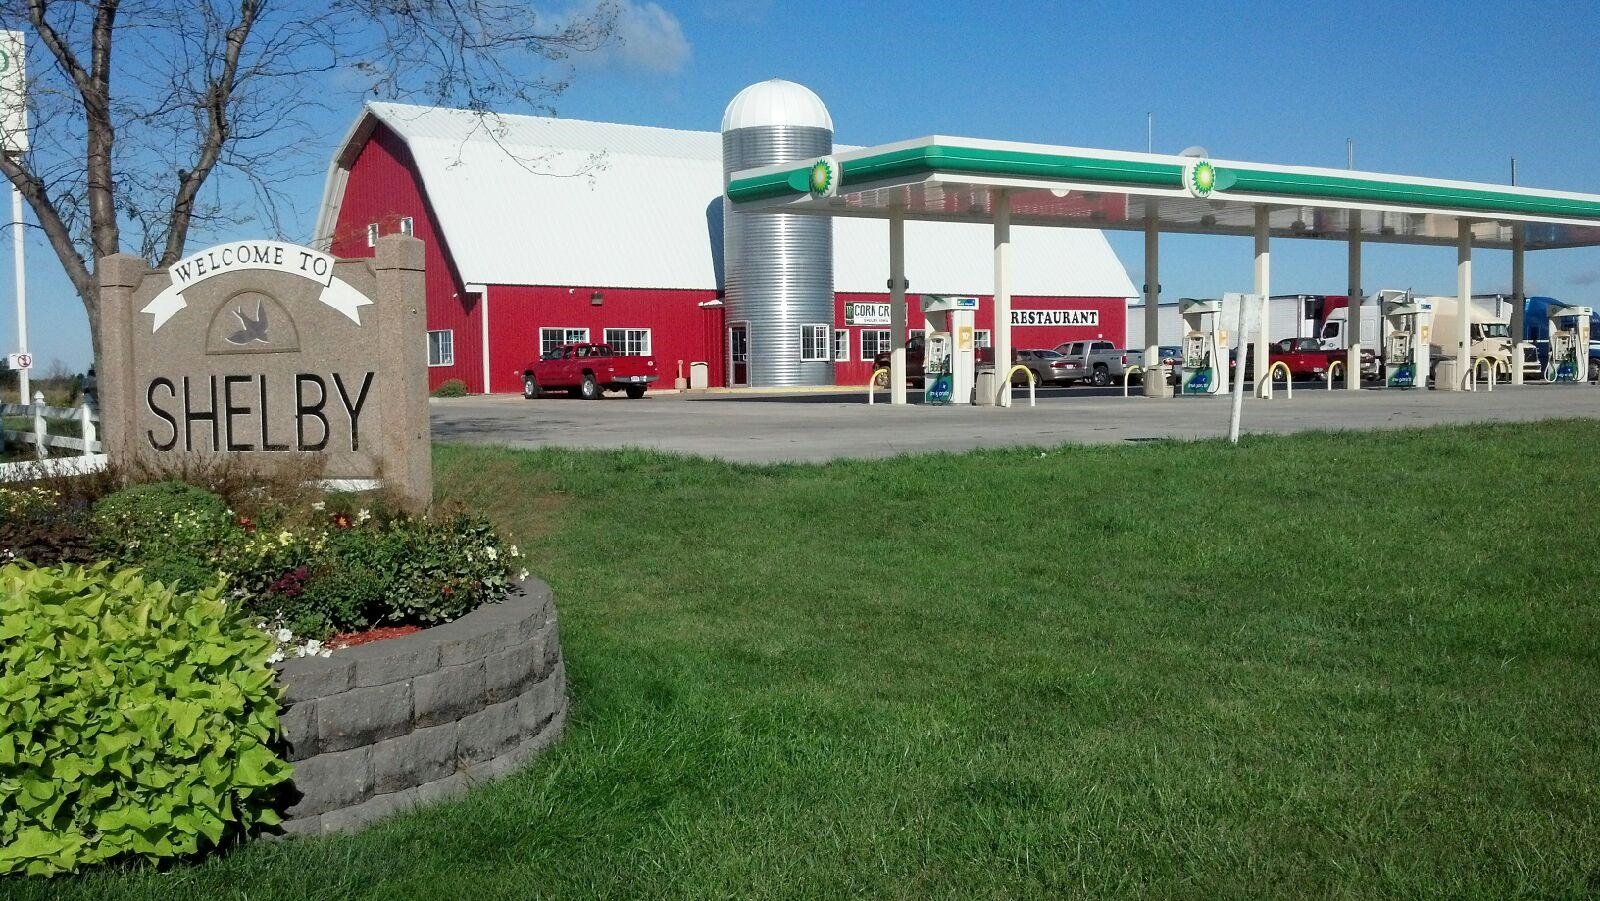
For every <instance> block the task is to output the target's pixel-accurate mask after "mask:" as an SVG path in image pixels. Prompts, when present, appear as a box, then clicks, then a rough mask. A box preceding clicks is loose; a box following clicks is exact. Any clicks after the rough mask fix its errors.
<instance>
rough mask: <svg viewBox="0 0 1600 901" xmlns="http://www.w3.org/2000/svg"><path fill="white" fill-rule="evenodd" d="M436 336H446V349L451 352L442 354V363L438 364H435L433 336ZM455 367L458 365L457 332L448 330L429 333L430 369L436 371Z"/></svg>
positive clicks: (432, 330) (435, 330) (436, 330)
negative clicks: (441, 368)
mask: <svg viewBox="0 0 1600 901" xmlns="http://www.w3.org/2000/svg"><path fill="white" fill-rule="evenodd" d="M434 335H444V336H446V337H445V340H444V343H445V345H446V347H445V349H446V350H448V351H449V352H450V353H449V354H440V357H441V359H440V361H439V362H438V363H435V362H433V336H434ZM454 365H456V332H455V329H448V328H441V329H430V330H429V331H428V367H429V368H430V369H436V368H438V367H441V366H454Z"/></svg>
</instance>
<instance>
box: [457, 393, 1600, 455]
mask: <svg viewBox="0 0 1600 901" xmlns="http://www.w3.org/2000/svg"><path fill="white" fill-rule="evenodd" d="M878 400H879V403H878V404H877V405H875V406H868V405H867V404H866V402H865V401H866V396H865V395H864V394H861V393H853V394H852V393H839V392H831V393H815V394H799V393H757V392H750V393H713V394H695V395H688V394H685V395H671V394H660V395H658V394H651V395H648V396H646V397H644V398H642V399H640V400H627V399H625V398H621V397H615V396H613V397H608V398H607V399H605V400H603V401H584V400H578V399H576V398H567V397H559V398H541V399H539V400H523V399H522V398H520V397H514V396H496V397H467V398H453V399H448V400H436V401H434V403H433V404H432V413H433V435H434V438H435V440H438V441H465V442H473V443H479V444H495V445H503V446H507V447H547V446H548V447H571V448H622V447H645V448H653V449H656V450H662V451H668V452H672V453H680V454H694V455H700V456H707V457H719V458H722V459H725V460H731V461H736V462H748V463H770V462H779V461H821V460H832V459H838V458H844V457H888V456H894V455H896V454H904V453H915V452H925V451H964V450H971V449H973V448H978V447H1004V446H1041V447H1048V446H1055V445H1060V444H1116V443H1119V442H1123V441H1142V440H1151V439H1158V438H1176V439H1194V438H1213V437H1221V436H1224V435H1226V434H1227V430H1228V403H1229V400H1228V398H1226V397H1204V398H1198V397H1180V398H1173V399H1170V400H1151V399H1145V398H1142V397H1132V398H1127V399H1124V398H1123V397H1122V395H1121V389H1116V390H1115V391H1110V392H1106V391H1094V390H1093V389H1084V388H1068V389H1050V390H1045V391H1042V392H1041V393H1040V397H1039V405H1038V406H1037V407H1034V408H1029V407H1028V406H1027V395H1026V392H1021V393H1020V396H1019V397H1018V400H1017V404H1018V405H1017V406H1015V407H1012V408H1011V409H1009V410H1005V409H999V408H995V407H972V406H953V407H924V406H920V405H912V406H907V407H891V406H889V405H888V404H887V403H884V402H883V401H884V397H883V395H882V394H881V393H880V394H879V397H878ZM1573 417H1583V418H1600V388H1596V387H1592V386H1588V385H1524V386H1522V387H1517V388H1513V387H1509V386H1501V387H1499V388H1497V389H1496V390H1495V391H1493V392H1487V391H1477V392H1472V393H1460V392H1443V391H1399V390H1387V391H1385V390H1368V391H1361V392H1349V391H1341V390H1334V391H1327V390H1325V389H1323V388H1322V387H1320V386H1317V387H1311V386H1309V385H1308V386H1304V387H1299V388H1297V389H1296V390H1295V393H1294V397H1293V398H1292V399H1288V398H1285V397H1284V395H1283V392H1282V389H1281V387H1280V389H1279V392H1278V397H1277V398H1276V399H1274V400H1271V401H1260V400H1256V399H1254V398H1251V397H1247V398H1246V399H1245V407H1244V430H1245V431H1246V432H1251V433H1287V432H1301V431H1312V430H1328V429H1392V428H1408V427H1417V426H1427V425H1437V424H1442V423H1466V422H1492V421H1502V422H1528V421H1532V420H1538V419H1561V418H1573Z"/></svg>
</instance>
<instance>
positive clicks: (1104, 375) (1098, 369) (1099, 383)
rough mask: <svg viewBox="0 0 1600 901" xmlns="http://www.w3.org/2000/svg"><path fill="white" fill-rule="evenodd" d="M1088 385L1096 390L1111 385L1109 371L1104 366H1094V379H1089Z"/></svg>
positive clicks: (1098, 364) (1099, 364)
mask: <svg viewBox="0 0 1600 901" xmlns="http://www.w3.org/2000/svg"><path fill="white" fill-rule="evenodd" d="M1090 383H1091V384H1093V385H1094V386H1095V387H1096V388H1104V387H1106V386H1107V385H1110V384H1111V370H1109V369H1107V368H1106V364H1104V363H1096V364H1094V377H1093V378H1091V379H1090Z"/></svg>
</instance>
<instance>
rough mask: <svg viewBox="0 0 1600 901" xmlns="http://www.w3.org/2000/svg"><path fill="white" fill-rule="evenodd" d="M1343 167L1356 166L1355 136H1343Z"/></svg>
mask: <svg viewBox="0 0 1600 901" xmlns="http://www.w3.org/2000/svg"><path fill="white" fill-rule="evenodd" d="M1344 167H1345V168H1346V169H1354V168H1355V167H1356V139H1355V138H1345V139H1344Z"/></svg>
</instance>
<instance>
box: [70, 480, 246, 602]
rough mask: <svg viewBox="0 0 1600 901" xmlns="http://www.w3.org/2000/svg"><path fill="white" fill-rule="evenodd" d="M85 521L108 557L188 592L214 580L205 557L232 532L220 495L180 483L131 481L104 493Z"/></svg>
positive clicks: (234, 526) (231, 520)
mask: <svg viewBox="0 0 1600 901" xmlns="http://www.w3.org/2000/svg"><path fill="white" fill-rule="evenodd" d="M91 521H92V527H93V530H94V534H95V544H96V547H97V548H98V549H99V550H100V551H101V552H102V553H103V554H105V555H106V556H107V557H108V558H110V559H111V560H114V561H116V562H118V563H123V564H129V565H137V566H140V567H143V568H144V570H145V573H146V575H147V576H149V577H150V578H151V579H154V580H155V581H158V582H162V583H165V584H168V585H172V586H174V587H177V588H183V589H191V590H192V589H198V588H204V587H206V586H208V585H210V584H212V583H214V582H215V581H216V580H217V575H216V570H215V568H214V567H212V566H210V565H208V561H209V560H211V559H212V558H213V557H214V556H215V554H216V552H217V548H218V547H219V546H222V545H223V544H225V543H226V542H228V541H229V540H230V539H231V538H232V537H233V536H234V534H235V533H236V532H237V530H238V525H237V523H236V522H235V520H234V517H233V514H232V511H230V510H229V509H228V505H227V503H226V502H225V501H223V499H222V498H221V497H218V496H217V495H215V494H213V493H211V492H210V491H207V490H205V489H204V488H197V487H195V486H193V485H189V484H185V483H183V482H154V483H150V484H145V485H135V486H133V487H131V488H124V489H123V490H121V491H118V492H115V493H113V494H109V495H106V496H105V497H103V498H101V499H100V500H98V501H96V502H95V504H94V508H93V513H92V515H91Z"/></svg>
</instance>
